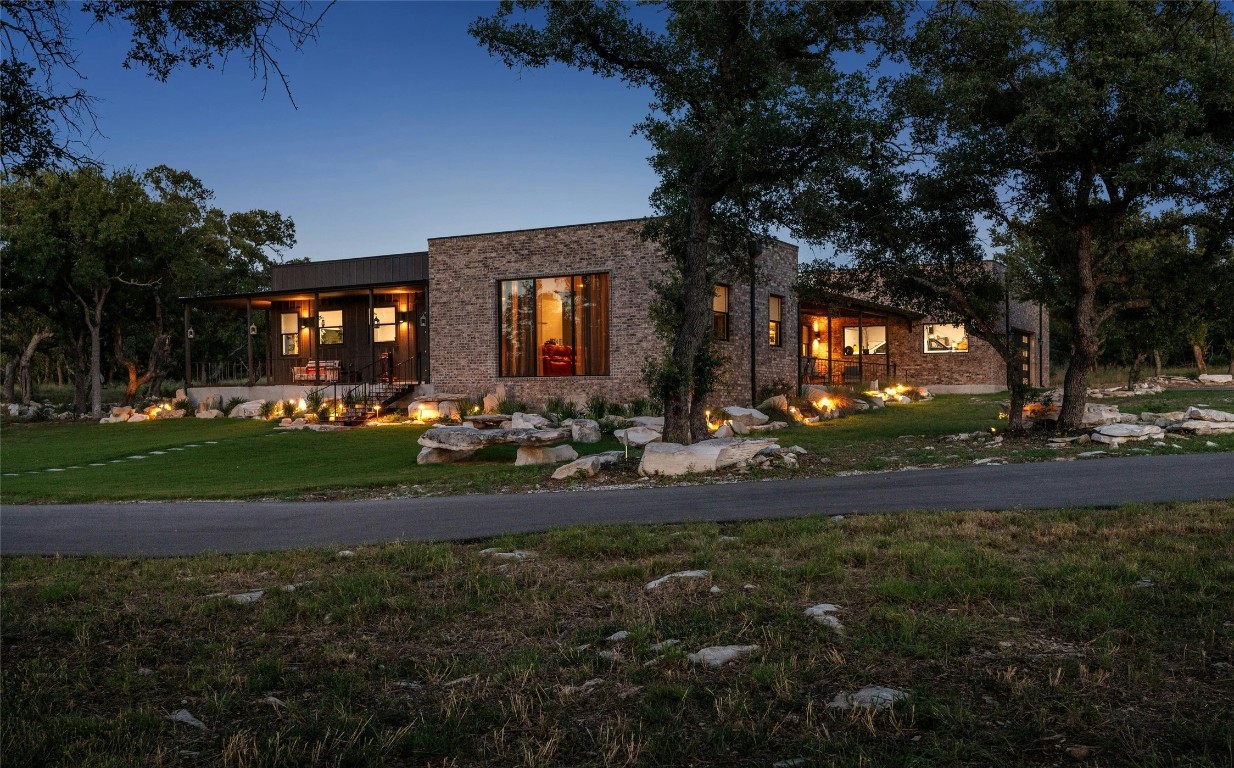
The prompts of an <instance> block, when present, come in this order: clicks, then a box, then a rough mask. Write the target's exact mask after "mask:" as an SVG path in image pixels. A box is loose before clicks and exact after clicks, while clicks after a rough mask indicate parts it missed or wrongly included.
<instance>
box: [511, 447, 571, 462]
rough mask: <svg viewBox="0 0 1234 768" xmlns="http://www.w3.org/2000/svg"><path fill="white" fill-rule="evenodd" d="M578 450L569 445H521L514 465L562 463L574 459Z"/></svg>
mask: <svg viewBox="0 0 1234 768" xmlns="http://www.w3.org/2000/svg"><path fill="white" fill-rule="evenodd" d="M577 458H578V451H576V450H574V449H573V448H571V447H570V446H568V445H551V446H538V445H520V446H519V447H518V452H517V453H516V454H515V458H514V466H516V467H529V466H539V465H541V464H560V463H561V462H563V461H574V460H575V459H577Z"/></svg>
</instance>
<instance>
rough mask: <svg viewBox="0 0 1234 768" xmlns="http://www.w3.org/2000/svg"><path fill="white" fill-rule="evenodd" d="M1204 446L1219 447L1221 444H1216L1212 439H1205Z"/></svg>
mask: <svg viewBox="0 0 1234 768" xmlns="http://www.w3.org/2000/svg"><path fill="white" fill-rule="evenodd" d="M1204 447H1205V448H1220V447H1221V446H1220V445H1217V444H1216V443H1214V442H1213V441H1212V440H1206V441H1204Z"/></svg>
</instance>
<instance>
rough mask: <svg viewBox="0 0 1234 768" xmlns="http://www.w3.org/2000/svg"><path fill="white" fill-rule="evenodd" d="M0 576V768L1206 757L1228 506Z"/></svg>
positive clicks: (1224, 750) (400, 548)
mask: <svg viewBox="0 0 1234 768" xmlns="http://www.w3.org/2000/svg"><path fill="white" fill-rule="evenodd" d="M489 546H493V547H498V548H499V549H500V550H501V551H506V550H510V549H513V548H518V549H521V550H526V551H531V552H534V553H535V556H534V557H532V558H530V559H527V560H524V561H503V560H497V559H494V558H491V557H485V556H483V555H481V554H480V550H481V549H483V548H485V547H489ZM3 567H4V578H3V588H2V590H0V625H2V642H3V648H4V664H3V669H2V681H3V701H4V717H3V721H2V724H0V731H2V748H3V755H4V764H5V765H6V766H73V767H74V768H77V767H78V766H204V765H212V766H213V765H219V766H310V765H322V766H325V765H329V766H387V765H394V766H421V765H435V766H445V765H450V766H467V765H481V766H515V765H562V766H573V765H648V766H651V765H698V766H731V765H755V766H770V765H772V764H773V763H775V762H777V761H784V760H796V759H801V762H800V763H796V764H797V765H829V766H833V765H834V766H902V765H913V766H953V765H974V766H976V765H980V766H986V765H996V764H1003V765H1120V766H1121V765H1137V766H1166V765H1188V766H1219V765H1230V764H1231V762H1232V761H1234V729H1231V728H1230V724H1231V723H1232V722H1234V666H1232V665H1234V623H1232V620H1234V613H1232V610H1234V504H1232V503H1230V502H1220V503H1217V502H1214V503H1196V504H1184V505H1173V506H1159V507H1138V508H1127V509H1122V510H1104V511H1092V510H1059V511H1052V512H1039V513H1038V512H1034V513H999V514H993V513H984V512H971V513H947V514H932V515H899V516H869V517H856V518H854V517H849V518H847V519H845V520H843V521H832V520H829V519H826V518H812V519H801V520H792V521H779V522H762V523H747V524H739V525H726V526H723V527H720V526H716V525H707V524H699V525H686V526H661V527H615V528H573V529H564V530H558V531H553V532H550V533H547V534H538V535H527V536H517V537H508V538H503V539H500V540H497V541H492V542H484V543H473V544H459V545H430V544H389V545H384V546H374V547H366V548H362V549H359V550H357V551H356V553H355V556H354V557H340V556H338V555H337V554H336V553H335V552H333V551H300V552H291V553H279V554H274V555H245V556H225V557H224V556H202V557H192V558H168V559H101V558H89V559H69V558H33V557H11V558H5V560H4V566H3ZM700 568H701V569H707V570H709V571H710V576H709V577H708V578H705V579H699V580H693V581H691V580H678V581H676V582H670V583H669V584H668V585H666V586H664V587H662V588H660V589H658V590H655V591H652V592H649V591H647V590H646V589H645V588H644V585H645V584H646V583H647V582H648V581H650V580H651V579H653V578H656V577H659V576H662V575H665V574H668V573H671V572H674V571H680V570H684V569H700ZM306 582H307V583H306ZM287 584H299V585H300V586H299V587H298V588H297V589H295V590H294V591H280V590H279V589H278V587H280V586H282V585H287ZM712 586H715V587H718V588H719V590H720V591H719V592H718V593H714V592H712V591H710V588H711V587H712ZM255 589H265V590H267V592H266V593H265V595H264V596H262V597H261V598H260V599H258V600H257V601H256V602H252V603H248V604H237V603H235V602H232V601H231V600H229V599H227V598H226V597H225V596H212V595H215V594H217V593H222V594H223V595H228V594H234V593H239V592H243V591H247V590H255ZM822 602H828V603H834V604H837V605H839V606H840V607H841V608H842V610H841V611H840V612H839V613H838V614H837V615H838V616H839V618H840V620H841V621H842V622H843V624H844V626H845V630H846V631H845V633H844V634H843V635H842V636H841V635H838V634H836V633H835V632H833V631H832V630H831V629H829V628H827V627H824V626H821V625H819V624H816V623H815V622H813V621H812V620H811V619H808V618H806V617H805V616H803V611H804V610H805V609H806V608H807V607H809V606H811V605H814V604H816V603H822ZM618 630H625V631H628V632H630V633H631V634H630V637H629V638H628V639H626V640H623V641H620V642H606V641H605V640H604V638H606V637H608V636H609V635H610V634H612V633H614V632H616V631H618ZM668 639H674V640H678V641H680V642H679V644H678V645H676V646H673V647H672V648H668V649H667V650H662V651H656V650H653V649H652V648H651V645H652V644H653V643H657V642H660V641H663V640H668ZM588 644H590V645H589V647H582V646H586V645H588ZM728 644H756V645H758V646H759V649H758V651H756V652H755V653H753V654H752V655H750V656H749V657H747V658H745V659H743V660H739V661H737V662H734V663H732V664H730V665H729V666H726V667H723V668H720V669H707V668H703V667H700V666H698V665H696V664H692V663H690V662H689V661H688V660H687V658H686V656H687V654H688V653H690V652H693V651H695V650H698V649H700V648H702V647H705V646H712V645H728ZM588 681H591V682H590V683H589V682H588ZM871 684H880V685H887V686H891V687H894V688H898V689H901V690H904V691H906V692H908V693H909V694H910V698H909V699H908V700H906V701H904V702H902V703H900V704H897V705H896V706H895V708H894V709H892V710H890V711H888V712H883V713H878V714H873V713H870V712H865V711H859V712H854V713H848V712H838V711H835V710H831V709H829V708H828V707H827V703H828V702H829V701H830V700H831V699H832V698H833V697H834V696H835V695H836V694H838V693H841V692H846V691H854V690H856V689H859V688H861V687H863V686H866V685H871ZM271 697H273V698H271ZM180 709H186V710H188V711H189V712H191V713H192V714H193V715H194V716H196V717H197V718H199V719H200V720H201V721H203V722H204V724H205V726H206V728H205V730H199V729H196V728H193V727H190V726H186V725H183V724H179V723H175V722H172V721H171V720H170V719H169V715H170V714H171V713H174V712H175V711H177V710H180Z"/></svg>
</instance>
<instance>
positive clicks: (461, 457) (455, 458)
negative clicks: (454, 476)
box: [416, 448, 476, 464]
mask: <svg viewBox="0 0 1234 768" xmlns="http://www.w3.org/2000/svg"><path fill="white" fill-rule="evenodd" d="M475 454H476V451H453V450H448V449H446V448H421V449H420V453H419V454H418V455H417V456H416V463H417V464H454V463H456V462H459V461H465V460H466V459H470V458H471V457H472V456H474V455H475Z"/></svg>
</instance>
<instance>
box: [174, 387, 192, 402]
mask: <svg viewBox="0 0 1234 768" xmlns="http://www.w3.org/2000/svg"><path fill="white" fill-rule="evenodd" d="M172 399H173V400H188V399H189V393H188V392H186V391H185V390H183V389H177V390H176V396H175V397H174V398H172Z"/></svg>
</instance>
